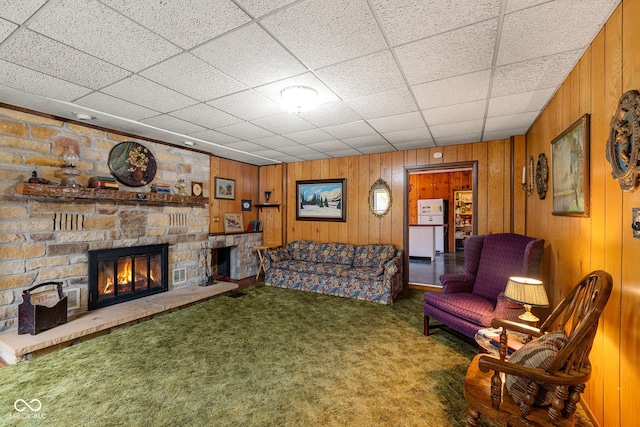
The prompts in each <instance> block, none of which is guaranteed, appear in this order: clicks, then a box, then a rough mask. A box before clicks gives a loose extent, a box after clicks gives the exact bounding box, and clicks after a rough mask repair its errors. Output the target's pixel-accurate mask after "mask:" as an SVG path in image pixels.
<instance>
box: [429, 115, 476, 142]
mask: <svg viewBox="0 0 640 427" xmlns="http://www.w3.org/2000/svg"><path fill="white" fill-rule="evenodd" d="M483 124H484V120H482V119H480V120H469V121H465V122H457V123H451V124H448V125H439V126H429V129H430V130H431V134H432V135H433V137H434V138H435V139H436V142H438V141H439V139H440V138H448V137H451V136H456V135H468V134H473V133H481V132H482V125H483Z"/></svg>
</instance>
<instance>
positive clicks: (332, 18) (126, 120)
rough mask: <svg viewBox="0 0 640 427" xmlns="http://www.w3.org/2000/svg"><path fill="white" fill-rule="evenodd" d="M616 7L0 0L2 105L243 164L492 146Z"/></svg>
mask: <svg viewBox="0 0 640 427" xmlns="http://www.w3.org/2000/svg"><path fill="white" fill-rule="evenodd" d="M618 3H619V0H555V1H542V0H456V1H445V0H298V1H292V0H233V1H232V0H215V1H211V0H167V1H159V0H136V1H129V0H101V1H98V0H48V1H44V0H29V1H20V0H0V102H2V103H5V104H10V105H14V106H18V107H23V108H28V109H31V110H35V111H39V112H43V113H47V114H53V115H55V116H58V117H62V118H67V119H76V118H75V116H74V113H87V114H89V115H91V116H93V117H95V119H93V120H91V121H90V122H89V123H90V124H92V125H95V126H100V127H104V128H108V129H113V130H116V131H121V132H126V133H130V134H134V135H140V136H143V137H147V138H151V139H155V140H159V141H163V142H167V143H170V144H175V145H178V146H182V147H184V146H185V145H184V143H185V141H189V142H191V143H193V144H195V145H194V146H193V148H194V149H198V150H200V151H204V152H208V153H211V154H213V155H217V156H220V157H225V158H229V159H233V160H238V161H242V162H246V163H250V164H255V165H268V164H275V163H280V162H297V161H303V160H316V159H325V158H332V157H344V156H351V155H360V154H371V153H383V152H391V151H397V150H407V149H415V148H424V147H441V146H446V145H452V144H462V143H468V142H478V141H490V140H495V139H503V138H508V137H510V136H512V135H519V134H524V133H526V132H527V130H528V128H529V127H530V125H531V124H532V123H533V121H534V120H535V118H536V117H537V116H538V114H539V113H540V111H541V110H542V109H543V107H544V106H545V105H546V104H547V102H548V101H549V99H550V98H551V96H552V95H553V94H554V93H555V91H556V90H557V88H558V86H559V85H560V84H561V83H562V82H563V80H564V79H565V78H566V77H567V75H568V74H569V72H570V71H571V69H572V68H573V67H574V66H575V64H576V63H577V61H578V59H579V58H580V57H581V55H582V53H583V52H584V51H585V49H586V48H587V47H588V46H589V44H590V43H591V41H592V40H593V38H594V37H595V36H596V34H597V33H598V31H599V30H600V29H601V28H602V27H603V25H604V24H605V22H606V21H607V19H608V18H609V16H610V15H611V13H612V12H613V10H614V9H615V7H616V6H617V4H618ZM292 85H304V86H309V87H312V88H314V89H316V90H317V91H318V93H319V100H320V105H319V106H318V108H317V109H316V110H314V111H311V112H307V113H300V114H294V113H286V112H284V111H283V110H282V109H281V108H280V106H279V105H278V100H279V94H280V91H281V90H282V89H283V88H285V87H288V86H292Z"/></svg>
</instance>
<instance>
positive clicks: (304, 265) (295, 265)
mask: <svg viewBox="0 0 640 427" xmlns="http://www.w3.org/2000/svg"><path fill="white" fill-rule="evenodd" d="M273 268H278V269H280V270H288V271H292V272H296V273H307V274H328V275H331V276H339V275H340V273H341V271H342V269H344V268H345V267H344V266H341V265H336V264H322V263H319V262H309V261H294V260H284V261H280V262H277V263H274V264H273Z"/></svg>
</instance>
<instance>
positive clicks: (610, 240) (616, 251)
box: [526, 0, 640, 426]
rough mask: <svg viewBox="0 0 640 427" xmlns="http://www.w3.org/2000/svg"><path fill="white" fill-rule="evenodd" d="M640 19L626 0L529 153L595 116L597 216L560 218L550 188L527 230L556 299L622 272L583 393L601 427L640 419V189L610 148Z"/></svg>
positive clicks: (544, 117) (638, 44)
mask: <svg viewBox="0 0 640 427" xmlns="http://www.w3.org/2000/svg"><path fill="white" fill-rule="evenodd" d="M639 20H640V2H638V1H637V0H623V1H622V3H621V5H620V6H619V7H618V8H617V9H616V11H615V12H614V14H613V15H612V16H611V18H610V19H609V21H608V22H607V24H606V25H605V27H604V29H603V30H602V31H601V32H600V34H598V36H597V37H596V38H595V39H594V41H593V43H592V44H591V46H590V47H589V49H588V50H587V51H586V52H585V54H584V55H583V57H582V58H581V59H580V61H579V62H578V64H577V65H576V67H575V68H574V70H573V71H572V72H571V74H570V75H569V77H568V78H567V79H566V81H565V82H564V83H563V85H562V87H561V88H560V89H559V91H558V92H557V93H556V95H555V96H554V98H553V99H552V100H551V102H550V103H549V104H548V106H547V107H546V108H545V110H544V111H543V113H542V114H541V115H540V116H539V118H538V119H537V120H536V122H535V123H534V125H533V126H532V128H531V129H530V131H529V132H528V134H527V154H528V155H532V156H534V158H537V156H538V154H540V153H541V152H542V153H545V154H546V155H547V156H549V155H550V142H551V141H552V140H553V138H555V137H556V136H557V135H559V134H560V133H561V132H562V131H563V130H564V129H566V128H567V127H568V126H569V125H571V124H572V123H573V122H575V121H576V120H577V119H578V118H579V117H581V116H582V115H583V114H586V113H589V114H590V115H591V150H590V160H591V173H590V181H591V214H590V216H589V217H588V218H574V217H561V216H553V215H551V208H552V195H551V191H550V193H549V194H548V197H547V199H546V200H538V198H537V197H532V198H529V199H528V204H527V214H526V219H527V220H526V229H527V232H528V234H529V235H532V236H537V237H542V238H544V239H545V242H546V243H545V255H544V265H543V270H544V271H543V277H544V280H545V283H546V284H547V288H548V291H549V296H550V299H551V302H552V305H553V304H555V303H557V302H558V301H559V300H560V299H561V298H562V297H563V296H564V295H565V294H566V293H567V292H568V290H569V289H570V288H571V287H573V285H574V284H575V283H576V282H577V281H578V280H579V279H580V278H581V277H582V276H583V275H585V274H587V273H588V272H590V271H592V270H596V269H603V270H605V271H608V272H609V273H610V274H611V275H612V276H613V280H614V291H613V293H612V295H611V297H610V300H609V303H608V305H607V307H606V309H605V313H604V316H603V317H602V319H601V321H600V324H599V326H598V335H597V337H596V340H595V343H594V346H593V350H592V351H591V363H592V365H593V376H592V377H591V380H590V382H589V384H588V385H587V389H586V392H585V394H584V396H583V402H584V403H585V406H586V407H587V408H588V411H590V412H591V415H592V416H593V418H594V419H595V421H596V422H597V423H598V424H599V425H601V426H635V425H637V424H638V421H637V419H636V417H637V416H638V411H637V409H638V401H640V388H639V387H638V384H640V374H639V372H640V332H639V331H640V310H638V307H640V272H639V271H638V270H637V265H638V259H640V239H634V238H633V237H632V230H631V226H630V225H631V209H632V208H634V207H640V191H638V190H636V191H635V192H633V193H629V192H623V191H621V190H620V186H619V185H618V182H617V181H615V180H613V178H612V177H611V174H610V171H611V166H610V165H609V163H608V162H607V161H606V159H605V144H606V140H607V138H608V134H609V123H610V120H611V116H612V115H613V113H614V112H615V110H616V108H617V103H618V100H619V98H620V96H621V95H622V94H623V93H624V92H626V91H627V90H630V89H640V55H638V51H640V26H638V24H637V23H638V22H639ZM553 167H554V165H553V164H550V168H551V169H553ZM549 188H550V189H551V188H552V182H551V180H550V182H549ZM623 248H624V249H623Z"/></svg>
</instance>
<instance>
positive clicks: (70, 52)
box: [0, 29, 130, 89]
mask: <svg viewBox="0 0 640 427" xmlns="http://www.w3.org/2000/svg"><path fill="white" fill-rule="evenodd" d="M0 59H5V60H7V61H9V62H13V63H16V64H18V65H22V66H23V67H26V68H30V69H32V70H36V71H40V72H41V73H44V74H48V75H50V76H53V77H57V78H59V79H62V80H66V81H68V82H71V83H75V84H78V85H81V86H86V87H89V88H91V89H99V88H101V87H104V86H106V85H108V84H110V83H113V82H115V81H118V80H120V79H122V78H124V77H126V76H128V75H129V74H130V73H129V72H127V71H126V70H123V69H122V68H119V67H116V66H115V65H111V64H109V63H107V62H105V61H102V60H101V59H98V58H95V57H93V56H91V55H87V54H86V53H83V52H80V51H79V50H76V49H73V48H71V47H69V46H65V45H64V44H62V43H60V42H57V41H55V40H51V39H50V38H47V37H44V36H42V35H40V34H37V33H34V32H33V31H29V30H26V29H19V30H17V31H16V32H15V33H14V34H13V36H12V37H10V38H9V39H8V40H6V41H5V42H4V43H3V44H2V45H1V46H0Z"/></svg>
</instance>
